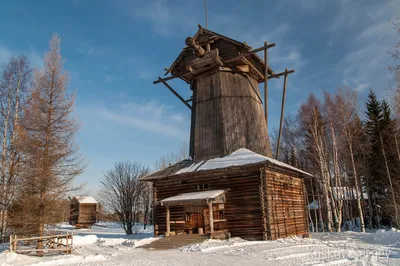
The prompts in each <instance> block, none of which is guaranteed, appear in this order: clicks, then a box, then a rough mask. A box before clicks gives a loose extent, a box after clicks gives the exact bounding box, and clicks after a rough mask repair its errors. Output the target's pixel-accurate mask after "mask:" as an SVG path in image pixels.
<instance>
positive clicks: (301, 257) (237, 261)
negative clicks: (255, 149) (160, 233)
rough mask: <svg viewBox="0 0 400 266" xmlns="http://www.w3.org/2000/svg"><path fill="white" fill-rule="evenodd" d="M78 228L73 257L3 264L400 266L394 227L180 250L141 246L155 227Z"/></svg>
mask: <svg viewBox="0 0 400 266" xmlns="http://www.w3.org/2000/svg"><path fill="white" fill-rule="evenodd" d="M73 231H74V251H73V253H72V255H52V256H45V257H42V258H38V257H35V256H26V255H17V254H11V253H9V252H8V251H3V252H2V253H0V265H1V266H6V265H7V266H8V265H15V266H18V265H49V266H52V265H93V266H101V265H107V266H113V265H156V266H161V265H177V266H183V265H185V266H188V265H229V266H233V265H249V266H250V265H251V266H252V265H285V266H289V265H400V232H399V231H394V230H393V231H384V230H379V231H377V232H370V233H366V234H360V233H356V232H343V233H316V234H313V235H312V238H311V239H302V238H297V237H293V238H286V239H280V240H276V241H265V242H263V241H244V240H242V239H240V238H233V239H230V240H227V241H219V240H207V241H205V242H203V243H201V244H195V245H191V246H186V247H183V248H181V249H179V250H178V249H177V250H143V249H141V248H140V246H141V245H144V244H147V243H150V242H151V241H154V240H157V238H154V237H153V235H152V228H151V227H150V228H149V230H146V231H143V230H142V229H138V230H137V231H138V232H137V233H136V234H135V235H132V236H129V237H128V236H126V235H125V234H124V232H123V230H122V229H121V228H118V227H117V226H116V225H113V224H108V227H107V228H105V227H97V226H94V227H92V228H91V229H81V230H73ZM1 248H3V250H6V249H7V248H8V246H7V245H3V246H2V247H0V249H1Z"/></svg>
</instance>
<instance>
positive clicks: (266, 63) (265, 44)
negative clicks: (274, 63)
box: [264, 42, 268, 131]
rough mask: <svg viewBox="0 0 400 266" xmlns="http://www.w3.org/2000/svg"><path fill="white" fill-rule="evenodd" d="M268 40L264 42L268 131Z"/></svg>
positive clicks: (265, 112)
mask: <svg viewBox="0 0 400 266" xmlns="http://www.w3.org/2000/svg"><path fill="white" fill-rule="evenodd" d="M267 46H268V42H264V47H265V49H264V63H265V71H264V116H265V123H266V125H267V128H266V129H267V131H268V48H267Z"/></svg>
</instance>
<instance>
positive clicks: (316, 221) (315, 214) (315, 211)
mask: <svg viewBox="0 0 400 266" xmlns="http://www.w3.org/2000/svg"><path fill="white" fill-rule="evenodd" d="M310 182H311V194H312V200H313V203H314V219H315V230H316V232H318V231H319V229H318V215H317V206H316V205H317V203H316V201H315V197H314V187H313V182H312V179H310Z"/></svg>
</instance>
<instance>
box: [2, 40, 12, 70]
mask: <svg viewBox="0 0 400 266" xmlns="http://www.w3.org/2000/svg"><path fill="white" fill-rule="evenodd" d="M11 56H12V53H11V51H10V50H9V49H8V48H7V47H5V46H3V45H2V44H1V43H0V66H3V65H4V64H5V63H7V61H8V60H9V59H10V58H11Z"/></svg>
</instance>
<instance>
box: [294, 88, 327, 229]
mask: <svg viewBox="0 0 400 266" xmlns="http://www.w3.org/2000/svg"><path fill="white" fill-rule="evenodd" d="M298 118H299V123H300V127H301V129H302V130H303V132H304V134H305V136H306V140H307V142H308V150H309V154H310V157H311V158H312V159H313V160H314V162H315V164H316V165H317V167H318V172H317V173H316V176H317V177H318V178H317V179H316V180H317V185H318V187H319V189H320V191H321V192H322V203H323V205H324V207H325V214H326V218H327V229H328V231H329V232H332V223H333V219H332V208H331V198H332V197H331V196H332V194H331V187H330V180H329V178H330V173H329V166H328V154H327V149H326V139H325V138H326V136H325V132H326V130H325V124H326V122H325V121H324V119H323V117H322V112H321V103H320V102H319V101H318V100H317V99H316V97H315V96H314V95H313V94H311V95H310V97H309V98H308V100H307V102H306V103H304V104H302V105H301V106H300V110H299V116H298ZM319 206H321V205H319Z"/></svg>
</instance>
